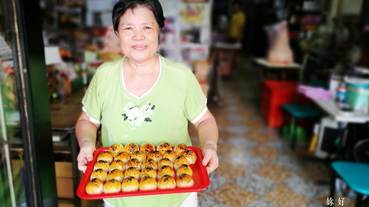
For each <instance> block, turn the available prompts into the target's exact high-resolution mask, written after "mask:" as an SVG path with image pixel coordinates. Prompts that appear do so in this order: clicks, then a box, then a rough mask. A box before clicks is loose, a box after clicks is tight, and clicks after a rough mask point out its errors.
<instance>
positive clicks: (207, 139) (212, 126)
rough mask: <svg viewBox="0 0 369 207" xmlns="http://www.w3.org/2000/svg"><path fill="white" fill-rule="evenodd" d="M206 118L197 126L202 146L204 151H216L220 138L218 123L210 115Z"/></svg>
mask: <svg viewBox="0 0 369 207" xmlns="http://www.w3.org/2000/svg"><path fill="white" fill-rule="evenodd" d="M206 116H207V117H205V119H204V120H202V121H201V122H200V123H199V124H198V125H197V130H198V133H199V139H200V146H201V148H203V149H204V148H208V149H214V150H215V151H216V150H217V144H218V137H219V134H218V127H217V123H216V121H215V118H214V117H213V115H211V114H210V113H209V114H208V115H206Z"/></svg>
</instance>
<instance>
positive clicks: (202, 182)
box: [77, 146, 210, 200]
mask: <svg viewBox="0 0 369 207" xmlns="http://www.w3.org/2000/svg"><path fill="white" fill-rule="evenodd" d="M188 149H190V150H192V151H194V152H195V153H196V155H197V160H196V163H195V164H193V165H190V167H191V168H192V171H193V175H192V178H193V180H194V185H193V186H192V187H188V188H175V189H164V190H162V189H156V190H150V191H140V190H137V191H134V192H123V191H121V192H119V193H109V194H105V193H102V194H97V195H89V194H87V193H86V191H85V189H86V185H87V183H88V182H89V180H90V176H91V173H92V171H93V167H94V164H95V162H96V159H97V156H98V154H100V153H101V152H104V151H107V150H108V148H107V147H102V148H99V149H97V150H95V152H94V159H93V160H92V161H91V162H89V163H88V164H87V169H86V172H85V174H83V176H82V178H81V180H80V183H79V186H78V189H77V195H78V197H80V198H81V199H85V200H94V199H103V198H117V197H128V196H143V195H158V194H169V193H186V192H199V191H202V190H204V189H206V188H207V187H208V186H209V185H210V179H209V176H208V173H207V171H206V168H205V167H204V166H203V165H202V164H201V161H202V159H203V155H202V152H201V150H200V149H199V148H197V147H193V146H189V147H188Z"/></svg>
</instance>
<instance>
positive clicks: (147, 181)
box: [140, 176, 157, 191]
mask: <svg viewBox="0 0 369 207" xmlns="http://www.w3.org/2000/svg"><path fill="white" fill-rule="evenodd" d="M156 188H157V182H156V179H155V178H152V177H149V176H146V177H143V178H141V180H140V190H143V191H146V190H155V189H156Z"/></svg>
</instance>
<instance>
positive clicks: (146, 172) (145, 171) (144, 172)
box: [141, 167, 157, 178]
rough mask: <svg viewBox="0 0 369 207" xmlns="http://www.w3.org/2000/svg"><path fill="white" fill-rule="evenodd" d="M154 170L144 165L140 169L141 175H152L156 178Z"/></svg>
mask: <svg viewBox="0 0 369 207" xmlns="http://www.w3.org/2000/svg"><path fill="white" fill-rule="evenodd" d="M156 174H157V173H156V170H155V169H154V168H152V167H145V168H143V169H142V170H141V177H146V176H149V177H152V178H156Z"/></svg>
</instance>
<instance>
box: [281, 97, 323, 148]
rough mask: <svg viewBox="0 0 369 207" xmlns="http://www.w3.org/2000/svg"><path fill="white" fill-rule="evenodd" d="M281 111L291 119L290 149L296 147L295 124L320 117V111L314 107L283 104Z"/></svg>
mask: <svg viewBox="0 0 369 207" xmlns="http://www.w3.org/2000/svg"><path fill="white" fill-rule="evenodd" d="M282 109H283V110H284V111H285V112H286V113H287V114H288V115H289V116H290V117H291V123H290V124H291V133H290V142H291V146H290V147H291V149H295V147H296V141H297V138H296V123H297V121H298V120H307V119H315V118H318V117H319V116H320V111H319V110H318V109H316V107H313V106H310V105H302V104H284V105H283V106H282Z"/></svg>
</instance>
